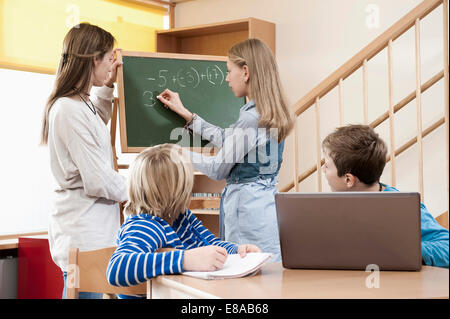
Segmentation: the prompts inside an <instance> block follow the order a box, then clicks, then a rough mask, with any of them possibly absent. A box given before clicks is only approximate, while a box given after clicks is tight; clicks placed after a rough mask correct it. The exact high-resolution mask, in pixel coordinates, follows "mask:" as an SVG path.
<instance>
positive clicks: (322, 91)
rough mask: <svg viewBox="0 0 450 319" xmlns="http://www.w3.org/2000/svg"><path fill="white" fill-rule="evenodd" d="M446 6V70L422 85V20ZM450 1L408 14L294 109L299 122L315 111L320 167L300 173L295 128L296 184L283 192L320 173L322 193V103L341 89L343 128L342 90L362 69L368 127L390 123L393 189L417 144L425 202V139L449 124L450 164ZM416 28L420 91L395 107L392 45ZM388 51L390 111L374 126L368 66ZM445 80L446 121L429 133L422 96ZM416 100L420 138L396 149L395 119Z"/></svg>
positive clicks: (429, 2)
mask: <svg viewBox="0 0 450 319" xmlns="http://www.w3.org/2000/svg"><path fill="white" fill-rule="evenodd" d="M441 4H443V10H444V13H443V16H444V21H443V22H444V23H443V25H444V69H443V70H442V71H440V72H439V73H437V74H435V75H434V76H433V77H432V78H430V79H429V80H428V81H427V82H425V83H423V84H422V81H421V66H420V20H421V19H423V18H424V17H426V16H427V15H428V14H429V13H430V12H432V11H433V10H434V9H436V8H437V7H438V6H439V5H441ZM447 11H448V0H424V1H423V2H422V3H420V4H419V5H418V6H416V7H415V8H414V9H413V10H411V11H410V12H409V13H408V14H406V15H405V16H404V17H403V18H401V19H400V20H399V21H398V22H396V23H395V24H394V25H392V26H391V27H390V28H389V29H387V30H386V31H385V32H384V33H383V34H381V35H380V36H378V37H377V38H376V39H375V40H374V41H372V42H371V43H370V44H369V45H367V46H366V47H365V48H364V49H362V50H361V51H360V52H358V53H357V54H356V55H355V56H353V57H352V58H351V59H350V60H348V61H347V62H346V63H344V64H343V65H342V66H341V67H340V68H338V69H337V70H336V71H335V72H334V73H332V74H331V75H330V76H328V77H327V78H326V79H325V80H323V81H322V82H321V83H319V85H317V86H316V87H315V88H313V89H312V90H311V91H309V92H308V93H307V94H306V95H305V96H304V97H303V98H301V99H300V100H299V101H298V102H297V103H296V104H295V105H294V113H295V115H296V117H297V118H298V117H299V116H300V115H301V114H302V113H303V112H305V111H306V110H307V109H309V108H310V107H313V106H314V108H315V117H316V125H315V128H316V143H317V145H316V151H317V150H319V151H317V159H316V165H314V166H313V167H310V168H309V169H307V170H305V171H303V172H299V168H298V166H299V165H298V158H299V155H298V148H299V147H298V139H299V136H298V128H297V127H296V128H295V131H294V139H293V140H294V156H293V157H294V161H295V163H294V178H293V181H292V182H290V183H289V184H287V185H284V186H282V187H280V191H283V192H286V191H289V190H291V189H292V188H295V191H298V189H299V187H298V184H299V183H301V182H302V181H303V180H304V179H306V178H307V177H309V176H310V175H312V174H313V173H314V172H318V176H317V178H318V191H321V184H322V183H321V176H320V174H321V173H320V167H321V165H322V164H323V162H324V159H322V158H320V136H319V133H318V131H319V122H320V121H319V101H320V100H321V99H322V97H324V96H325V95H326V94H328V93H329V92H330V91H331V90H332V89H334V88H335V87H338V89H339V90H338V92H339V103H338V106H339V124H340V126H342V125H343V99H342V95H343V94H342V90H343V81H344V80H345V79H346V78H347V77H349V76H350V75H351V74H352V73H354V72H355V71H356V70H358V69H359V68H362V73H363V83H362V87H363V107H364V123H365V124H368V125H370V126H371V127H373V128H375V127H377V126H378V125H380V124H381V123H383V122H384V121H386V120H389V132H390V134H389V135H390V136H389V144H390V150H391V152H390V154H389V155H388V158H387V160H386V161H391V178H392V180H391V185H392V186H395V184H396V176H395V158H396V156H398V155H399V154H401V153H402V152H404V151H405V150H406V149H408V148H409V147H411V146H412V145H414V144H416V143H417V144H418V148H419V158H418V161H419V188H420V193H421V196H422V199H423V193H424V192H423V154H422V152H423V150H422V149H423V146H422V139H423V138H424V137H425V136H427V135H428V134H429V133H431V132H432V131H434V130H435V129H437V128H438V127H440V126H441V125H442V124H445V128H446V131H447V133H446V141H447V143H446V144H447V145H446V146H445V147H446V152H447V153H446V155H447V162H448V148H449V146H448V126H449V120H448V39H447V37H448V30H447V27H448V12H447ZM413 27H414V28H415V55H416V88H415V90H414V91H413V92H411V93H410V94H408V95H407V96H406V97H404V98H403V99H402V100H401V101H400V102H398V103H397V104H395V105H394V103H393V91H394V86H395V83H394V81H393V76H392V71H393V67H392V54H393V52H392V43H393V41H394V40H396V39H397V38H398V37H400V36H401V35H402V34H403V33H405V32H406V31H408V30H409V29H411V28H413ZM385 48H387V51H388V55H387V57H388V59H387V67H388V83H389V110H388V111H386V112H385V113H383V114H382V115H381V116H379V117H378V118H377V119H375V120H374V121H372V123H368V89H367V87H368V80H367V63H368V61H369V60H370V59H372V58H373V57H374V56H375V55H377V54H378V53H379V52H380V51H381V50H383V49H385ZM442 78H444V82H445V83H444V87H445V89H444V91H445V92H444V97H445V101H444V103H445V106H444V109H445V111H444V117H442V118H440V119H439V120H437V121H436V122H434V123H433V124H431V125H430V126H428V127H427V128H426V129H425V130H423V128H422V103H421V96H422V94H423V92H425V91H426V90H427V89H428V88H430V87H431V86H433V85H434V84H435V83H437V82H438V81H439V80H441V79H442ZM414 99H415V100H416V106H417V107H416V109H417V111H416V113H417V131H416V133H417V134H416V136H415V137H413V138H411V139H410V140H409V141H407V142H406V143H405V144H403V145H401V146H400V147H396V145H395V143H394V141H395V135H394V115H395V113H396V112H398V111H399V110H400V109H402V108H403V107H404V106H406V105H407V104H408V103H410V102H411V101H412V100H414ZM447 173H448V163H447ZM447 190H448V179H447Z"/></svg>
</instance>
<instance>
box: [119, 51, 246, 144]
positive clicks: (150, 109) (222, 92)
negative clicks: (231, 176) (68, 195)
mask: <svg viewBox="0 0 450 319" xmlns="http://www.w3.org/2000/svg"><path fill="white" fill-rule="evenodd" d="M121 58H122V62H123V65H122V68H121V70H119V74H118V84H119V100H120V116H121V120H120V128H121V140H122V151H124V152H139V151H141V150H142V149H143V148H145V147H148V146H152V145H157V144H161V143H178V144H180V145H181V144H183V145H182V146H189V147H198V146H204V145H205V144H206V141H202V143H201V145H199V141H200V140H201V138H199V136H197V138H195V139H194V138H193V136H190V134H189V133H187V132H186V131H185V130H183V129H182V128H183V126H184V125H185V124H186V122H185V120H184V119H183V118H181V117H180V116H178V115H177V114H176V113H174V112H172V111H171V110H170V109H166V108H165V107H164V105H163V104H162V103H161V102H160V101H159V100H158V99H157V98H156V96H157V95H159V94H160V93H161V92H162V91H164V90H165V89H166V88H168V89H170V90H172V91H174V92H178V93H179V95H180V98H181V101H182V102H183V104H184V105H185V107H186V108H188V109H189V110H190V111H191V112H193V113H197V114H198V115H200V116H201V117H202V118H204V119H205V120H206V121H208V122H210V123H212V124H214V125H217V126H220V127H224V128H225V127H228V126H229V125H230V124H232V123H234V122H236V120H237V119H238V117H239V109H240V108H241V107H242V106H243V105H244V104H245V98H236V97H235V96H234V94H233V93H232V91H231V90H230V88H229V87H228V83H227V82H226V81H225V77H226V74H227V66H226V59H225V57H211V56H193V55H187V54H159V53H158V54H155V53H141V52H126V51H123V52H121ZM125 136H126V138H125ZM194 140H195V141H196V142H195V143H194V142H193V141H194ZM187 141H188V144H189V145H186V142H187Z"/></svg>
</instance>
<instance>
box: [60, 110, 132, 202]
mask: <svg viewBox="0 0 450 319" xmlns="http://www.w3.org/2000/svg"><path fill="white" fill-rule="evenodd" d="M72 115H73V114H72ZM59 123H60V125H61V128H60V131H63V132H64V133H63V136H64V140H65V144H66V145H67V150H68V152H69V155H70V158H71V159H72V161H73V163H74V164H75V166H76V167H77V168H78V171H79V174H80V176H81V180H82V182H83V188H84V191H85V192H86V194H87V195H89V196H94V197H102V198H106V199H110V200H114V201H117V202H119V201H124V200H127V197H128V195H127V186H126V185H127V184H126V178H125V177H124V176H122V175H120V174H119V173H117V172H116V171H115V170H114V169H113V168H112V167H111V165H109V163H108V161H107V160H106V159H105V156H106V155H105V151H104V149H102V145H101V144H100V141H99V139H98V137H97V135H96V133H95V128H93V127H92V122H91V123H89V121H83V119H81V118H80V117H79V116H70V114H68V115H66V116H64V118H62V121H60V122H59Z"/></svg>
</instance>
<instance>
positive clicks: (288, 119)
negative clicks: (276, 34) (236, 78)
mask: <svg viewBox="0 0 450 319" xmlns="http://www.w3.org/2000/svg"><path fill="white" fill-rule="evenodd" d="M228 58H229V60H230V61H231V62H233V63H234V64H236V65H237V66H239V67H241V68H242V67H243V66H244V65H247V67H248V69H249V73H250V77H249V94H250V97H251V98H252V99H253V100H254V102H255V105H256V110H257V111H258V113H259V114H260V120H259V126H260V127H265V128H268V129H270V128H275V129H278V142H281V141H282V140H284V139H285V138H286V136H287V135H288V134H289V132H290V131H291V129H292V128H293V126H294V116H293V114H292V112H291V110H290V108H289V105H288V103H287V100H286V97H285V95H284V92H283V88H282V85H281V80H280V76H279V74H278V67H277V63H276V61H275V58H274V56H273V54H272V51H270V49H269V47H268V46H267V45H266V44H265V43H264V42H262V41H261V40H259V39H253V38H251V39H247V40H245V41H242V42H240V43H237V44H235V45H234V46H233V47H232V48H231V49H230V51H229V52H228Z"/></svg>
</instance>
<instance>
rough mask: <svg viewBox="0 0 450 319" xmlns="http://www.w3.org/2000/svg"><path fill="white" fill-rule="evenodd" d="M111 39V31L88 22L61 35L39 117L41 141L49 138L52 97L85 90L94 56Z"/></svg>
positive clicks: (111, 43) (100, 53)
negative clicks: (58, 54)
mask: <svg viewBox="0 0 450 319" xmlns="http://www.w3.org/2000/svg"><path fill="white" fill-rule="evenodd" d="M114 42H115V39H114V37H113V36H112V35H111V33H109V32H108V31H105V30H103V29H102V28H100V27H97V26H95V25H91V24H89V23H80V24H78V25H76V26H74V27H73V28H72V29H70V30H69V32H68V33H67V35H66V36H65V37H64V41H63V49H62V54H61V59H60V61H59V65H58V70H57V71H56V79H55V84H54V86H53V91H52V93H51V94H50V96H49V98H48V100H47V104H46V106H45V110H44V115H43V119H42V129H41V145H46V144H47V142H48V126H49V123H48V116H49V113H50V110H51V108H52V106H53V104H54V103H55V101H56V100H57V99H59V98H60V97H66V96H73V95H75V94H77V93H78V92H87V90H88V88H89V82H90V80H91V74H92V70H93V69H94V58H99V59H103V57H104V55H105V53H106V52H108V51H110V50H112V49H113V47H114ZM75 88H76V89H75ZM87 93H89V92H87Z"/></svg>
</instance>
